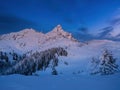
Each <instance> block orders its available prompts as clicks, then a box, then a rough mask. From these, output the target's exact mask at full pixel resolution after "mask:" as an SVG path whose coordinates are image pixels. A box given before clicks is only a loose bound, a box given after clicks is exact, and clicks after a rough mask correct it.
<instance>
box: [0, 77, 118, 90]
mask: <svg viewBox="0 0 120 90" xmlns="http://www.w3.org/2000/svg"><path fill="white" fill-rule="evenodd" d="M119 77H120V76H119V75H110V76H83V75H70V76H64V75H58V76H46V75H44V76H43V75H40V76H21V75H11V76H1V77H0V90H120V85H119V84H120V78H119Z"/></svg>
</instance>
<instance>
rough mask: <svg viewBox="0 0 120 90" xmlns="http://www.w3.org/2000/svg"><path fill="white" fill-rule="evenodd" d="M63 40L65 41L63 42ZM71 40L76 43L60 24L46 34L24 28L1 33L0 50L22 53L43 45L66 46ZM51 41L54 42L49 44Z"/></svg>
mask: <svg viewBox="0 0 120 90" xmlns="http://www.w3.org/2000/svg"><path fill="white" fill-rule="evenodd" d="M62 42H63V43H62ZM64 42H67V43H66V44H65V43H64ZM71 42H73V43H78V42H77V40H76V39H74V38H73V36H72V34H71V33H68V32H65V31H64V30H63V29H62V27H61V25H57V26H56V27H55V28H54V29H53V30H52V31H50V32H48V33H46V34H44V33H41V32H36V31H35V30H34V29H24V30H21V31H19V32H15V33H10V34H4V35H1V36H0V50H1V51H12V50H14V51H16V52H18V53H19V52H20V53H21V52H22V53H23V52H28V51H31V50H38V49H40V48H42V49H43V47H44V48H47V47H55V46H61V45H62V46H66V45H68V44H70V43H71ZM51 43H52V44H53V43H54V44H53V45H51ZM60 43H61V44H60ZM71 44H72V43H71ZM46 46H47V47H46Z"/></svg>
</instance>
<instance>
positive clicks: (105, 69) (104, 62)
mask: <svg viewBox="0 0 120 90" xmlns="http://www.w3.org/2000/svg"><path fill="white" fill-rule="evenodd" d="M92 66H93V67H94V68H93V69H92V73H91V74H101V75H110V74H114V73H116V72H118V71H119V70H118V65H117V64H116V58H114V56H113V54H112V52H111V51H109V50H107V49H106V50H104V51H103V53H102V55H101V57H100V59H96V58H93V59H92Z"/></svg>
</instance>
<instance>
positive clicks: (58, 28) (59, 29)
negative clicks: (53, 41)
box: [53, 24, 64, 32]
mask: <svg viewBox="0 0 120 90" xmlns="http://www.w3.org/2000/svg"><path fill="white" fill-rule="evenodd" d="M53 31H54V32H61V31H64V30H63V29H62V26H61V25H60V24H59V25H57V26H56V27H55V28H54V29H53Z"/></svg>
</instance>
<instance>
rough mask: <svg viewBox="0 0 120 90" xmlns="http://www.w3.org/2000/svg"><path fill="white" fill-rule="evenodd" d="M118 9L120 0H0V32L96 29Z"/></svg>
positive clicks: (102, 25)
mask: <svg viewBox="0 0 120 90" xmlns="http://www.w3.org/2000/svg"><path fill="white" fill-rule="evenodd" d="M119 10H120V0H0V34H3V33H9V32H13V31H20V30H21V29H24V28H34V29H36V30H38V31H43V32H47V31H50V30H51V29H52V28H53V27H55V26H56V25H57V24H61V25H62V26H63V28H64V29H65V30H66V31H70V32H76V31H77V30H79V28H80V27H87V28H88V30H89V31H95V30H98V28H99V29H100V28H102V27H104V26H105V25H106V23H108V22H109V20H110V19H111V18H112V17H113V16H114V15H115V13H116V12H118V11H119Z"/></svg>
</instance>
